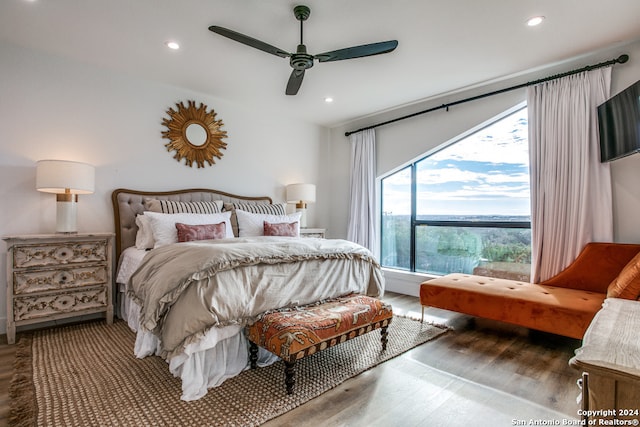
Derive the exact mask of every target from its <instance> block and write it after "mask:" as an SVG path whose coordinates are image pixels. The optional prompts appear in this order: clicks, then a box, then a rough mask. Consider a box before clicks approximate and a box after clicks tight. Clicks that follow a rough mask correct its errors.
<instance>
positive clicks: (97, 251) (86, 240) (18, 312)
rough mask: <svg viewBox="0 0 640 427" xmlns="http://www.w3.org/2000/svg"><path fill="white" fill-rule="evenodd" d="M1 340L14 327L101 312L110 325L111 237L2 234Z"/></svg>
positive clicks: (12, 340) (10, 337)
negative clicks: (3, 332)
mask: <svg viewBox="0 0 640 427" xmlns="http://www.w3.org/2000/svg"><path fill="white" fill-rule="evenodd" d="M4 240H5V241H6V242H7V282H6V283H7V341H8V343H9V344H13V343H15V336H16V327H18V326H21V325H29V324H34V323H41V322H48V321H52V320H57V319H63V318H68V317H75V316H80V315H85V314H92V313H100V312H104V313H105V317H106V320H107V323H109V324H110V323H112V322H113V301H112V270H113V261H112V259H113V233H83V234H39V235H19V236H6V237H4Z"/></svg>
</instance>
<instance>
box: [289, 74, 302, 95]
mask: <svg viewBox="0 0 640 427" xmlns="http://www.w3.org/2000/svg"><path fill="white" fill-rule="evenodd" d="M303 78H304V70H296V69H294V70H293V71H292V72H291V76H289V82H288V83H287V90H286V91H285V93H286V94H287V95H295V94H297V93H298V89H300V85H302V79H303Z"/></svg>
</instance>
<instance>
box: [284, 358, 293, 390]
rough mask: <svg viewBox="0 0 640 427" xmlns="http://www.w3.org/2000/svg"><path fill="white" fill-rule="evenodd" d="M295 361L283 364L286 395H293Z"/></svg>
mask: <svg viewBox="0 0 640 427" xmlns="http://www.w3.org/2000/svg"><path fill="white" fill-rule="evenodd" d="M295 366H296V361H295V360H294V361H293V362H287V361H285V362H284V383H285V384H286V386H287V394H293V386H294V385H296V371H295V369H294V367H295Z"/></svg>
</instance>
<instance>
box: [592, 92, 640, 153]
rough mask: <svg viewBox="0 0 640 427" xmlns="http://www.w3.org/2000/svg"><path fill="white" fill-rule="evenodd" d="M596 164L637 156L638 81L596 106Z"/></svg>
mask: <svg viewBox="0 0 640 427" xmlns="http://www.w3.org/2000/svg"><path fill="white" fill-rule="evenodd" d="M598 124H599V126H600V161H601V162H610V161H611V160H616V159H619V158H621V157H625V156H628V155H629V154H633V153H637V152H640V80H639V81H637V82H636V83H635V84H633V85H631V86H629V87H628V88H626V89H625V90H623V91H622V92H620V93H619V94H617V95H615V96H613V97H612V98H611V99H609V100H608V101H606V102H604V103H602V104H601V105H599V106H598Z"/></svg>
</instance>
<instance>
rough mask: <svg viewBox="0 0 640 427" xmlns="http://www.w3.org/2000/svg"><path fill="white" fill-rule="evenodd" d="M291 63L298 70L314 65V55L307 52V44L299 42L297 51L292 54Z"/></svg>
mask: <svg viewBox="0 0 640 427" xmlns="http://www.w3.org/2000/svg"><path fill="white" fill-rule="evenodd" d="M289 64H291V66H292V67H293V68H295V69H296V70H306V69H307V68H311V67H313V55H309V54H308V53H307V47H306V46H305V45H303V44H299V45H298V50H297V51H296V53H293V54H291V60H290V61H289Z"/></svg>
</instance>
